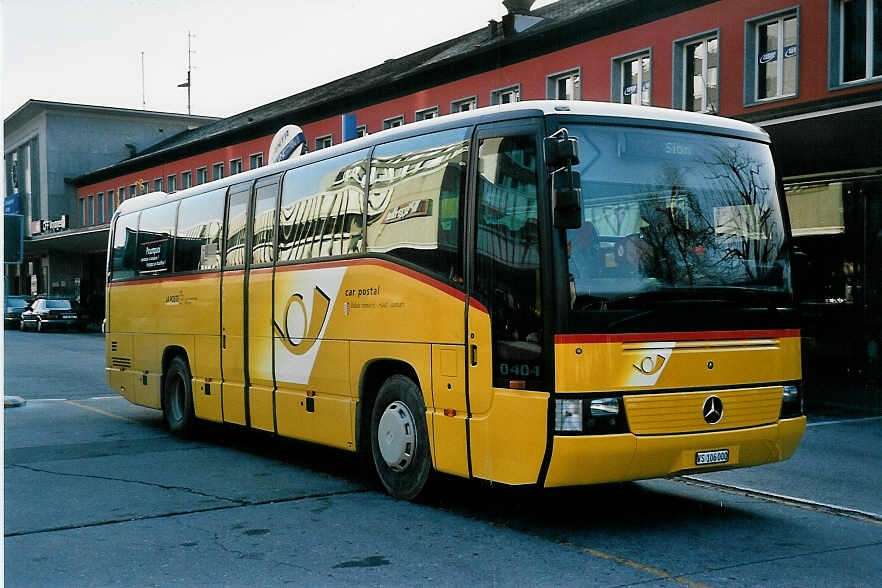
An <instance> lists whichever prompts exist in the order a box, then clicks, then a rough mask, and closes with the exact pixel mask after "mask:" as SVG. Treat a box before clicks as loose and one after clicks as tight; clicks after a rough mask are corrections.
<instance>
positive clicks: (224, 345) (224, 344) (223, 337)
mask: <svg viewBox="0 0 882 588" xmlns="http://www.w3.org/2000/svg"><path fill="white" fill-rule="evenodd" d="M221 348H222V349H226V348H227V334H226V333H224V334H223V335H221Z"/></svg>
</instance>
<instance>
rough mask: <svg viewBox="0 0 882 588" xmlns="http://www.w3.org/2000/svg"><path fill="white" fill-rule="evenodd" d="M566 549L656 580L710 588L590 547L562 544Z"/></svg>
mask: <svg viewBox="0 0 882 588" xmlns="http://www.w3.org/2000/svg"><path fill="white" fill-rule="evenodd" d="M563 545H566V546H567V547H572V548H573V549H577V550H579V551H581V552H582V553H587V554H589V555H593V556H594V557H599V558H601V559H607V560H610V561H614V562H616V563H618V564H622V565H625V566H628V567H629V568H634V569H635V570H640V571H641V572H646V573H647V574H651V575H653V576H655V577H657V578H662V579H664V580H670V581H671V582H677V583H678V584H683V585H685V586H689V587H690V588H711V587H710V586H708V585H707V584H702V583H701V582H695V581H693V580H690V579H688V578H684V577H683V576H672V575H671V574H670V573H668V572H666V571H665V570H663V569H661V568H655V567H652V566H648V565H646V564H642V563H640V562H639V561H634V560H633V559H628V558H627V557H622V556H620V555H615V554H612V553H606V552H605V551H600V550H599V549H593V548H591V547H580V546H578V545H574V544H572V543H563Z"/></svg>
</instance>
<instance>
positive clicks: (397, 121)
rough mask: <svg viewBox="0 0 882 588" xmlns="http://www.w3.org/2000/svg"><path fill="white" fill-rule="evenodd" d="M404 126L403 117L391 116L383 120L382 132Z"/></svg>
mask: <svg viewBox="0 0 882 588" xmlns="http://www.w3.org/2000/svg"><path fill="white" fill-rule="evenodd" d="M404 125H405V120H404V115H403V114H399V115H398V116H392V117H389V118H384V119H383V130H384V131H385V130H386V129H394V128H396V127H403V126H404Z"/></svg>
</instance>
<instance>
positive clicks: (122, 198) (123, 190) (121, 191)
mask: <svg viewBox="0 0 882 588" xmlns="http://www.w3.org/2000/svg"><path fill="white" fill-rule="evenodd" d="M116 193H117V195H118V196H117V198H116V201H117V202H118V203H119V204H122V203H123V202H125V201H126V187H125V186H120V187H119V190H117V191H116Z"/></svg>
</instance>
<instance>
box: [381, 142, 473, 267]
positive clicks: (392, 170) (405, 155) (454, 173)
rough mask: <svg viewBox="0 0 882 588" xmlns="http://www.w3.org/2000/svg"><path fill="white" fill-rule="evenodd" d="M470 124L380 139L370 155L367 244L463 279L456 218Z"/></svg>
mask: <svg viewBox="0 0 882 588" xmlns="http://www.w3.org/2000/svg"><path fill="white" fill-rule="evenodd" d="M469 133H470V130H469V129H454V130H450V131H445V132H443V133H436V134H433V135H424V136H421V137H412V138H409V139H403V140H401V141H395V142H392V143H386V144H385V145H380V146H378V147H377V148H376V149H375V150H374V155H373V159H372V160H371V172H370V173H371V185H370V191H369V192H368V228H367V250H368V251H369V252H375V253H387V254H389V255H393V256H395V257H398V258H400V259H403V260H406V261H409V262H411V263H414V264H416V265H418V266H420V267H422V268H425V269H427V270H429V271H431V272H433V273H436V274H440V275H441V276H443V277H445V278H447V279H450V280H452V281H454V282H462V256H461V254H460V252H461V250H462V247H461V241H462V230H461V222H460V219H461V217H462V214H461V209H462V206H463V202H464V196H465V188H466V181H465V177H466V165H467V163H468V159H469V154H468V151H469Z"/></svg>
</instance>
